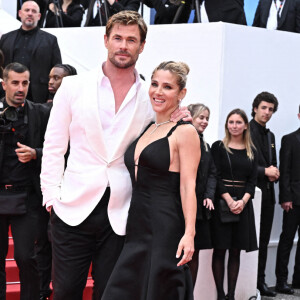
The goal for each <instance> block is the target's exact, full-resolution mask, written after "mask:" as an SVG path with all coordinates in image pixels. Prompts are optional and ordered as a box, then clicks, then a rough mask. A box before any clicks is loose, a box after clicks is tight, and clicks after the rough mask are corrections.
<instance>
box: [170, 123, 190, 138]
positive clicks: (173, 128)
mask: <svg viewBox="0 0 300 300" xmlns="http://www.w3.org/2000/svg"><path fill="white" fill-rule="evenodd" d="M185 124H192V123H191V122H186V121H182V120H180V121H178V122H177V124H176V125H175V126H174V127H172V128H171V129H170V131H169V132H168V134H167V137H169V136H170V135H171V134H172V133H173V132H174V130H175V129H176V128H177V127H178V126H180V125H185Z"/></svg>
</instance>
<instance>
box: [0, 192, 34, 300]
mask: <svg viewBox="0 0 300 300" xmlns="http://www.w3.org/2000/svg"><path fill="white" fill-rule="evenodd" d="M34 198H36V196H35V195H34V194H32V193H31V194H30V195H29V200H32V202H34V201H35V200H36V199H34ZM9 225H11V232H12V236H13V240H14V258H15V260H16V263H17V265H18V268H19V276H20V282H21V293H20V300H38V299H39V276H38V269H37V262H36V257H35V252H34V242H35V238H36V228H37V227H38V212H37V209H36V208H33V207H27V213H26V214H24V215H0V300H5V298H6V274H5V258H6V255H7V251H8V229H9Z"/></svg>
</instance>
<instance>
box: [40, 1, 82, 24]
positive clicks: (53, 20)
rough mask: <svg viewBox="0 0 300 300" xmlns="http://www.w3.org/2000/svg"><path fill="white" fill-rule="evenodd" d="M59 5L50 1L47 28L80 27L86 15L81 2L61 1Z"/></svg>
mask: <svg viewBox="0 0 300 300" xmlns="http://www.w3.org/2000/svg"><path fill="white" fill-rule="evenodd" d="M59 4H60V5H59V6H60V7H57V6H56V5H55V4H54V3H53V0H51V1H50V4H49V9H48V11H47V16H46V24H45V27H46V28H47V27H80V25H81V21H82V16H83V13H84V9H83V7H82V6H81V5H80V0H59ZM60 21H62V24H61V22H60Z"/></svg>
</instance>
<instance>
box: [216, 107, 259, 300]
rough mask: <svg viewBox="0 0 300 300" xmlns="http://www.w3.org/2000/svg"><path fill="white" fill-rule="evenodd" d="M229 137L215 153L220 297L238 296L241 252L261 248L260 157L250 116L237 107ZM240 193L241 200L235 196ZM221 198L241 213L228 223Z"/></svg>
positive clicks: (228, 127) (229, 121)
mask: <svg viewBox="0 0 300 300" xmlns="http://www.w3.org/2000/svg"><path fill="white" fill-rule="evenodd" d="M225 133H226V135H225V138H224V139H223V141H217V142H215V143H214V144H213V145H212V155H213V158H214V161H215V165H216V167H217V171H218V185H217V192H216V197H215V211H214V214H213V220H212V221H213V222H212V225H213V226H212V236H213V246H214V252H213V259H212V270H213V275H214V279H215V283H216V287H217V292H218V300H225V299H230V300H233V299H234V294H235V287H236V282H237V278H238V273H239V266H240V252H241V250H245V251H247V252H249V251H254V250H257V241H256V231H255V222H254V211H253V204H252V198H253V197H254V191H255V185H256V177H257V157H256V153H255V151H254V146H253V144H252V142H251V138H250V132H249V124H248V119H247V116H246V114H245V112H244V111H242V110H240V109H235V110H233V111H231V112H230V113H229V115H228V116H227V119H226V123H225ZM234 197H236V199H237V200H234V199H233V198H234ZM220 198H222V199H224V200H225V201H226V204H227V205H228V207H229V208H230V211H231V212H232V213H233V214H234V215H239V220H238V221H236V222H230V223H224V220H223V222H222V221H221V215H220ZM226 204H225V206H226ZM227 249H228V250H229V258H228V267H227V268H228V270H227V271H228V295H227V296H226V298H225V293H224V289H223V281H224V260H225V253H226V250H227Z"/></svg>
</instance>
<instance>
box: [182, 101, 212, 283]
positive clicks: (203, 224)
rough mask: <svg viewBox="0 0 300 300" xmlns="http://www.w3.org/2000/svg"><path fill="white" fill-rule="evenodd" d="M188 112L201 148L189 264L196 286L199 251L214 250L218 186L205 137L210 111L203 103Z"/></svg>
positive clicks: (190, 107)
mask: <svg viewBox="0 0 300 300" xmlns="http://www.w3.org/2000/svg"><path fill="white" fill-rule="evenodd" d="M188 110H189V111H190V112H191V116H192V118H193V125H194V126H195V128H196V129H197V132H198V134H199V138H200V147H201V160H200V164H199V166H198V172H197V181H196V197H197V215H196V235H195V252H194V255H193V259H192V260H191V261H190V262H189V267H190V270H191V273H192V278H193V284H194V286H195V284H196V279H197V273H198V266H199V251H200V250H201V249H211V248H212V241H211V230H210V221H211V210H214V204H213V201H214V197H215V191H216V185H217V170H216V167H215V164H214V161H213V157H212V155H211V150H210V146H209V144H207V143H206V142H205V140H204V137H203V134H204V131H205V129H206V128H207V126H208V123H209V118H210V109H209V108H208V107H207V106H206V105H204V104H202V103H196V104H190V105H189V106H188Z"/></svg>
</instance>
